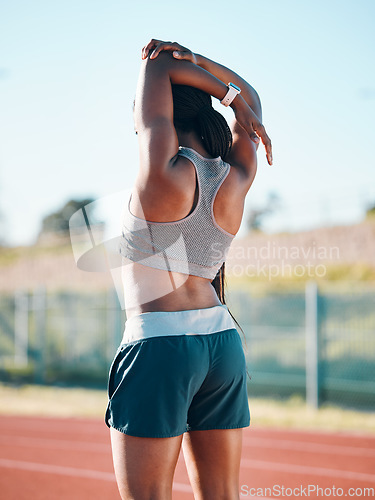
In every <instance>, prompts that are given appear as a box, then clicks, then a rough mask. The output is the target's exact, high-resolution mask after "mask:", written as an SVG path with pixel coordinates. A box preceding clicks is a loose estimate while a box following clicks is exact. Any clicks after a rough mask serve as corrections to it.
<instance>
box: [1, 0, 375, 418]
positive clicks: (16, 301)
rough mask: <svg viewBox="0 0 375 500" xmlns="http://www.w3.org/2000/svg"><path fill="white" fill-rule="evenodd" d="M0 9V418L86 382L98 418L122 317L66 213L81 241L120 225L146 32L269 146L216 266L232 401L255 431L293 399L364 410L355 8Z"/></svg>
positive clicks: (371, 402)
mask: <svg viewBox="0 0 375 500" xmlns="http://www.w3.org/2000/svg"><path fill="white" fill-rule="evenodd" d="M0 9H1V13H0V46H1V49H2V50H1V59H0V89H1V92H0V107H1V115H0V136H1V148H0V217H1V218H0V243H1V247H0V381H1V383H2V386H1V391H3V392H2V394H3V402H4V401H5V399H6V400H7V404H5V403H4V404H3V405H2V408H1V411H3V412H10V411H22V401H24V402H25V405H24V406H25V408H27V410H25V411H28V412H30V413H32V412H34V411H35V412H36V413H38V412H39V413H40V412H43V411H46V412H49V413H51V412H52V413H53V405H51V404H49V405H48V410H47V408H44V409H43V408H42V407H41V406H40V405H39V407H38V409H36V408H34V409H33V404H32V400H33V398H35V397H36V396H35V393H34V392H32V391H31V389H30V390H29V392H28V391H27V390H25V387H31V386H33V387H34V388H35V387H37V388H39V390H40V391H43V388H44V389H46V390H47V388H48V386H53V387H60V388H84V390H83V392H82V394H86V395H87V394H93V393H89V392H88V391H89V390H94V389H95V390H100V391H101V392H100V391H99V393H98V394H99V396H98V397H99V401H100V404H99V405H98V406H95V404H94V405H93V408H94V409H93V410H92V411H93V413H94V414H96V415H101V412H102V411H103V407H102V406H103V404H104V401H105V393H104V389H105V387H106V382H107V373H108V369H109V364H110V362H111V360H112V357H113V355H114V352H115V350H116V348H117V346H118V344H119V342H120V339H121V336H122V332H123V325H124V321H125V315H124V311H123V309H122V305H121V298H120V297H119V293H118V289H117V288H116V282H115V279H114V275H113V272H112V270H111V269H109V268H107V269H105V268H104V269H101V270H100V271H99V270H98V268H96V267H95V266H93V267H92V268H91V269H87V270H83V269H80V268H79V267H78V266H77V264H76V258H75V255H74V252H73V250H74V248H72V241H71V239H70V233H69V219H70V217H71V216H72V215H73V214H75V213H77V211H78V210H80V209H82V207H86V206H88V205H90V206H91V207H92V210H91V212H90V223H91V225H92V226H95V228H96V230H97V233H96V234H97V240H96V243H98V244H99V243H101V242H105V241H108V240H110V239H111V238H115V237H116V236H118V235H119V234H120V232H121V227H120V218H119V215H120V213H121V207H122V204H123V203H124V201H125V200H126V198H127V194H128V193H129V190H130V188H131V187H132V184H133V182H134V179H135V176H136V172H137V166H138V148H137V141H136V136H135V134H134V129H133V119H132V102H133V99H134V94H135V87H136V82H137V76H138V71H139V66H140V62H141V59H140V57H141V48H142V46H143V45H145V44H146V43H147V42H148V41H149V39H151V38H159V39H162V40H173V41H178V42H180V43H181V44H182V45H185V46H187V47H189V48H191V49H192V50H193V51H194V52H199V53H202V54H204V55H206V56H207V57H209V58H211V59H214V60H217V61H219V62H221V63H222V64H225V65H227V66H229V67H230V68H232V69H234V70H235V71H237V72H238V73H239V74H241V75H242V76H244V77H245V78H246V79H247V80H248V81H249V82H250V83H251V84H252V85H253V87H254V88H255V89H256V90H257V91H258V93H259V95H260V98H261V101H262V107H263V123H264V125H265V127H266V130H267V131H268V134H269V136H270V137H271V139H272V143H273V152H274V154H273V157H274V165H273V166H272V167H270V166H268V165H267V162H266V158H265V153H264V148H263V147H262V146H260V147H259V149H258V163H259V166H258V173H257V177H256V179H255V181H254V184H253V186H252V188H251V190H250V193H249V195H248V199H247V202H246V210H245V216H244V222H243V225H242V227H241V230H240V233H239V235H238V237H237V238H236V240H235V242H234V245H233V247H232V249H231V253H230V257H229V261H228V303H229V306H230V308H231V310H232V312H233V313H234V315H235V317H236V318H237V320H238V321H239V323H240V325H241V327H242V329H243V332H244V336H245V339H246V356H247V362H248V370H249V374H250V375H251V380H250V381H249V387H248V388H249V397H250V400H251V401H254V405H255V406H254V408H256V404H257V402H258V403H259V404H261V402H263V403H264V402H266V403H264V404H265V406H259V412H258V413H257V412H255V417H254V418H255V422H257V420H256V419H257V418H258V419H259V420H258V422H259V423H261V424H262V423H269V422H271V424H272V423H273V424H275V420H273V419H272V415H273V414H274V413H275V412H274V410H269V411H268V410H267V408H268V406H267V404H268V403H267V402H274V403H275V404H278V403H279V402H281V404H282V406H281V407H282V408H283V409H285V408H287V405H285V404H284V403H285V401H288V402H289V404H290V401H292V402H293V404H292V407H293V410H292V413H294V414H296V407H297V406H298V408H300V409H301V411H305V410H304V409H305V408H310V409H314V410H315V411H316V412H317V413H316V414H315V415H316V418H317V419H319V418H320V417H319V415H320V414H319V412H321V411H323V410H324V409H327V408H328V407H329V408H333V410H332V411H334V413H332V415H334V416H333V417H332V421H330V422H328V423H327V421H326V422H325V425H328V426H329V425H331V426H335V425H338V420H339V419H338V415H343V414H344V412H345V411H346V410H348V409H350V410H355V411H356V412H358V413H357V420H355V419H354V421H353V420H352V419H351V420H350V423H348V422H346V424H343V425H348V426H350V427H351V428H356V426H359V425H364V424H363V423H361V424H360V423H359V422H362V420H360V418H361V415H362V416H363V415H370V414H372V415H373V411H374V408H375V382H374V381H375V164H374V155H373V152H372V144H373V136H374V127H373V116H374V112H375V68H374V61H375V53H374V52H375V40H374V30H373V19H374V14H375V4H374V2H372V1H371V0H368V1H366V0H359V1H358V2H356V3H353V2H349V1H335V0H332V1H328V2H327V1H322V0H317V1H314V2H309V1H308V2H299V1H297V0H286V1H283V2H279V1H277V0H267V1H264V2H254V1H243V0H240V1H238V2H236V3H235V5H233V6H231V7H228V5H227V3H226V2H222V1H218V2H215V3H211V2H197V1H195V0H193V1H191V2H189V4H186V5H184V6H181V5H176V4H175V3H174V2H169V1H165V2H163V3H162V4H160V3H158V2H148V1H144V2H142V3H134V2H133V3H130V2H126V1H119V0H109V1H107V2H100V1H96V0H95V1H93V0H90V1H89V0H79V1H72V0H67V1H64V2H49V1H46V0H44V1H43V0H35V1H34V2H27V1H26V0H16V1H14V2H0ZM228 9H229V10H228ZM218 109H219V108H218ZM225 112H226V117H227V118H228V119H231V116H230V110H225ZM11 390H14V391H16V392H15V393H12V394H15V398H14V399H12V397H11V393H10V391H11ZM30 391H31V392H30ZM45 394H47V393H45ZM59 394H60V395H59V398H60V400H59V401H55V412H56V413H58V414H60V415H61V414H62V413H64V411H65V412H67V413H68V414H73V415H77V414H86V413H85V412H87V411H88V410H87V408H89V407H90V404H89V403H87V404H86V405H76V404H74V405H73V408H72V409H69V408H65V410H64V409H63V408H62V407H61V393H59ZM82 394H81V397H84V396H82ZM28 395H29V396H28ZM68 400H69V396H67V401H68ZM10 401H13V403H10ZM263 403H262V404H263ZM68 404H69V403H68V402H67V405H68ZM12 405H13V406H12ZM306 405H307V406H306ZM83 406H85V407H84V408H83ZM281 407H280V406H279V407H278V408H279V413H278V416H279V419H278V421H277V423H278V425H280V423H282V422H281V420H280V414H281V413H280V412H281V410H280V408H281ZM51 408H52V409H51ZM98 408H99V409H98ZM261 408H262V409H261ZM263 408H264V411H263ZM272 408H273V407H272ZM283 411H284V410H283ZM298 415H299V417H300V414H298ZM288 418H289V417H288ZM288 418H287V417H286V418H285V422H289V423H290V422H291V421H290V419H288ZM314 418H315V417H314ZM302 420H303V419H302ZM292 425H301V418H299V421H298V422H297V421H294V420H292Z"/></svg>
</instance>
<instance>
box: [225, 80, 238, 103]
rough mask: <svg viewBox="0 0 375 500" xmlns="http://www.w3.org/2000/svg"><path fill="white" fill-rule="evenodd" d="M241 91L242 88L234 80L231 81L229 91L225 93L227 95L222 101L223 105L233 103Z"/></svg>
mask: <svg viewBox="0 0 375 500" xmlns="http://www.w3.org/2000/svg"><path fill="white" fill-rule="evenodd" d="M240 92H241V89H240V87H237V85H235V84H234V83H232V82H229V83H228V92H227V93H226V94H225V97H224V99H223V100H222V101H220V103H221V104H222V105H223V106H229V105H230V104H232V102H233V99H234V98H235V97H236V96H237V95H238V94H239V93H240Z"/></svg>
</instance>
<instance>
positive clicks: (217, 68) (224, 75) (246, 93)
mask: <svg viewBox="0 0 375 500" xmlns="http://www.w3.org/2000/svg"><path fill="white" fill-rule="evenodd" d="M195 57H196V61H197V64H198V66H199V67H200V68H203V69H205V70H206V71H208V72H209V73H211V74H212V75H213V76H215V77H216V78H218V79H219V80H221V81H222V82H223V83H224V84H227V83H228V82H233V83H234V84H235V85H237V86H238V87H240V89H241V95H242V97H243V98H244V99H245V101H246V102H247V104H248V105H249V106H250V107H251V109H252V110H253V111H254V113H255V114H256V115H257V116H258V118H259V120H260V121H262V106H261V102H260V98H259V95H258V93H257V92H256V90H255V89H254V88H253V87H252V86H251V85H250V84H249V83H248V82H247V81H246V80H244V78H242V77H241V76H240V75H238V74H237V73H235V72H234V71H232V70H231V69H229V68H227V67H225V66H223V65H222V64H219V63H216V62H215V61H212V60H211V59H208V58H207V57H204V56H202V55H201V54H195Z"/></svg>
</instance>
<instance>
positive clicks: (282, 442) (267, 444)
mask: <svg viewBox="0 0 375 500" xmlns="http://www.w3.org/2000/svg"><path fill="white" fill-rule="evenodd" d="M243 445H244V446H255V447H257V448H258V447H259V448H274V449H275V448H280V449H286V450H298V451H306V452H308V453H333V454H335V455H336V454H337V453H340V454H346V455H359V456H361V457H363V456H367V457H375V450H372V449H370V448H360V447H358V446H347V445H343V446H341V445H339V444H324V443H321V444H320V443H311V442H310V441H289V440H287V439H269V438H258V437H253V438H249V437H245V438H244V439H243Z"/></svg>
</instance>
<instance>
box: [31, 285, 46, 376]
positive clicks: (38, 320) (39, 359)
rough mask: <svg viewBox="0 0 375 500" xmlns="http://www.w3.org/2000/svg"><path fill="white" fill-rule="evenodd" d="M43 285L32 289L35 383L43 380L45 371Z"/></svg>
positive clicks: (44, 291)
mask: <svg viewBox="0 0 375 500" xmlns="http://www.w3.org/2000/svg"><path fill="white" fill-rule="evenodd" d="M46 298H47V296H46V289H45V287H44V286H42V287H39V288H37V289H36V290H34V296H33V309H34V314H35V372H34V379H35V382H36V383H37V384H43V383H44V382H45V378H46V377H45V371H46V350H47V346H46V340H47V336H46V316H47V300H46Z"/></svg>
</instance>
